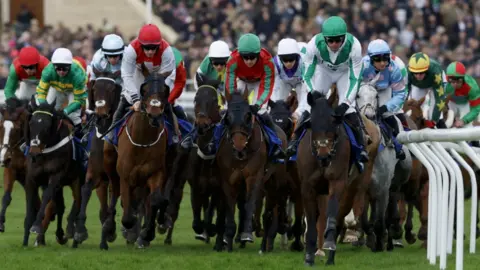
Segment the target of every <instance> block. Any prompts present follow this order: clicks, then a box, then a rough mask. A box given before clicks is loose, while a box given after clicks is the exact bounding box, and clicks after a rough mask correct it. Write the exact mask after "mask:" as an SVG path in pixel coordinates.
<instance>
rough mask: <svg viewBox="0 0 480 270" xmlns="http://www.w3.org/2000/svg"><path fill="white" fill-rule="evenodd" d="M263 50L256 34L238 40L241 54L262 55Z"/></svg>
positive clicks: (243, 36) (246, 35)
mask: <svg viewBox="0 0 480 270" xmlns="http://www.w3.org/2000/svg"><path fill="white" fill-rule="evenodd" d="M261 48H262V45H261V44H260V39H259V38H258V37H257V36H256V35H254V34H250V33H249V34H244V35H242V36H241V37H240V39H239V40H238V52H239V53H260V50H261Z"/></svg>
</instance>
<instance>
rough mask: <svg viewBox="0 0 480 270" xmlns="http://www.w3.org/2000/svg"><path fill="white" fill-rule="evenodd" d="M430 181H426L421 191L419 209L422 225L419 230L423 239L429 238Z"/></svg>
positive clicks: (419, 235) (419, 237)
mask: <svg viewBox="0 0 480 270" xmlns="http://www.w3.org/2000/svg"><path fill="white" fill-rule="evenodd" d="M428 186H429V184H428V182H426V183H425V184H424V185H423V187H422V189H421V191H420V196H419V199H420V202H419V203H420V205H419V211H420V223H421V227H420V229H419V230H418V239H420V240H422V241H426V240H427V231H428Z"/></svg>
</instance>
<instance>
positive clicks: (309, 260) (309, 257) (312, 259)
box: [305, 253, 315, 266]
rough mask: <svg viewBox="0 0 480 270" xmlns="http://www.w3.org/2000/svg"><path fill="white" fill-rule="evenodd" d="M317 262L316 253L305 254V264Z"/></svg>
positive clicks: (311, 264)
mask: <svg viewBox="0 0 480 270" xmlns="http://www.w3.org/2000/svg"><path fill="white" fill-rule="evenodd" d="M314 264H315V255H314V254H313V253H307V254H305V266H313V265H314Z"/></svg>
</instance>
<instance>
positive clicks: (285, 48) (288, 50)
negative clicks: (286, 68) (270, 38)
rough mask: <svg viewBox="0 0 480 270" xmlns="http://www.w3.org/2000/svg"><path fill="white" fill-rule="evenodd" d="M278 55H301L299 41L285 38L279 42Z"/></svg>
mask: <svg viewBox="0 0 480 270" xmlns="http://www.w3.org/2000/svg"><path fill="white" fill-rule="evenodd" d="M277 54H278V55H287V54H300V49H299V48H298V44H297V41H296V40H295V39H293V38H284V39H282V40H280V42H278V53H277Z"/></svg>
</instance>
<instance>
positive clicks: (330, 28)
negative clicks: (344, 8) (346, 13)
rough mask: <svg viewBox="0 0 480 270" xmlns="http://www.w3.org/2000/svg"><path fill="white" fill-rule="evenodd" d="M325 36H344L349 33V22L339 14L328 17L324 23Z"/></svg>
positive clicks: (323, 32) (323, 31)
mask: <svg viewBox="0 0 480 270" xmlns="http://www.w3.org/2000/svg"><path fill="white" fill-rule="evenodd" d="M322 34H323V36H324V37H335V36H343V35H346V34H347V24H346V23H345V21H344V20H343V19H342V18H341V17H338V16H332V17H330V18H328V19H327V20H326V21H325V22H324V23H323V25H322Z"/></svg>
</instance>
